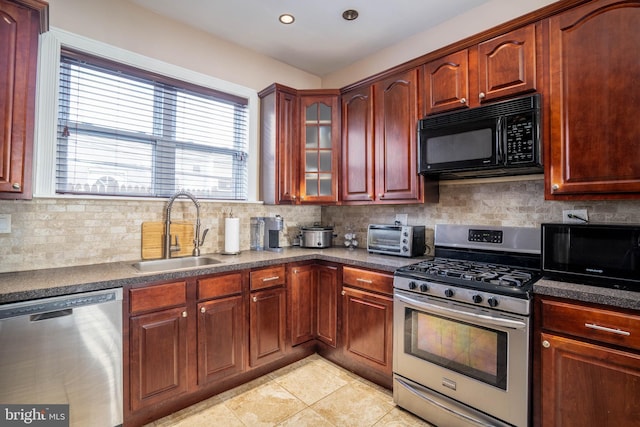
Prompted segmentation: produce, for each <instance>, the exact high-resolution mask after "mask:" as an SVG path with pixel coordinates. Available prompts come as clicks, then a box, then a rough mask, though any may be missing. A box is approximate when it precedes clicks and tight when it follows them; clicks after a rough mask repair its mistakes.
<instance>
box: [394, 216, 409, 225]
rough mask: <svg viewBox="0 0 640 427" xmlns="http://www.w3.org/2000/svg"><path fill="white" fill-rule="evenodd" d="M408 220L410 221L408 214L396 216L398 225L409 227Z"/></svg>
mask: <svg viewBox="0 0 640 427" xmlns="http://www.w3.org/2000/svg"><path fill="white" fill-rule="evenodd" d="M408 220H409V215H407V214H396V224H400V225H408V224H407V221H408Z"/></svg>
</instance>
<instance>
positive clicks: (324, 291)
mask: <svg viewBox="0 0 640 427" xmlns="http://www.w3.org/2000/svg"><path fill="white" fill-rule="evenodd" d="M316 269H317V274H318V276H317V280H318V283H317V291H316V293H317V300H316V302H317V304H316V310H317V314H316V324H317V327H316V338H317V339H318V340H319V341H321V342H323V343H325V344H327V345H329V346H331V347H333V348H335V347H336V345H337V332H338V331H337V321H338V304H337V299H338V267H337V266H335V265H316Z"/></svg>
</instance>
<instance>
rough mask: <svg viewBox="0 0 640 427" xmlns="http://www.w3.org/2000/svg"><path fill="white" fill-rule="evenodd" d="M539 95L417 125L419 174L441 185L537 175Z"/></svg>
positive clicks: (440, 116) (539, 157)
mask: <svg viewBox="0 0 640 427" xmlns="http://www.w3.org/2000/svg"><path fill="white" fill-rule="evenodd" d="M540 103H541V99H540V94H534V95H529V96H525V97H521V98H516V99H510V100H507V101H501V102H496V103H493V104H489V105H485V106H481V107H476V108H471V109H467V110H461V111H453V112H450V113H443V114H437V115H434V116H429V117H425V118H424V119H421V120H420V121H419V122H418V141H419V165H418V168H419V172H420V173H421V174H423V175H437V176H439V177H440V178H441V179H458V178H471V177H491V176H508V175H522V174H539V173H542V172H543V168H542V153H541V142H540V139H541V138H540Z"/></svg>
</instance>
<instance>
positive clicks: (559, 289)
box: [533, 279, 640, 310]
mask: <svg viewBox="0 0 640 427" xmlns="http://www.w3.org/2000/svg"><path fill="white" fill-rule="evenodd" d="M533 292H534V293H536V294H540V295H548V296H553V297H559V298H567V299H571V300H574V301H583V302H592V303H596V304H605V305H610V306H613V307H619V308H630V309H633V310H640V292H632V291H621V290H619V289H610V288H601V287H596V286H589V285H584V284H580V283H569V282H558V281H555V280H549V279H541V280H538V281H537V282H536V283H535V284H534V285H533Z"/></svg>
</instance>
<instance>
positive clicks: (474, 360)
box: [393, 225, 540, 427]
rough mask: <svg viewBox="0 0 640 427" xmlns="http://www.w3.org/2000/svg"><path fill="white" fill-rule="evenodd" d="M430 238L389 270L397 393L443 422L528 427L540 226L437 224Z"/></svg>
mask: <svg viewBox="0 0 640 427" xmlns="http://www.w3.org/2000/svg"><path fill="white" fill-rule="evenodd" d="M434 243H435V257H434V258H433V259H429V260H426V261H421V262H419V263H417V264H412V265H409V266H406V267H402V268H400V269H398V270H396V272H395V274H394V322H393V328H394V350H393V352H394V358H393V372H394V382H393V396H394V401H395V402H396V403H397V404H398V405H399V406H401V407H403V408H405V409H407V410H409V411H411V412H413V413H415V414H417V415H419V416H420V417H422V418H424V419H425V420H427V421H429V422H431V423H433V424H435V425H437V426H440V427H458V426H465V427H468V426H518V427H523V426H527V425H528V424H529V418H530V417H529V413H530V411H529V406H530V398H529V382H530V375H531V374H530V372H531V370H530V355H529V341H530V313H531V292H532V288H533V283H534V282H535V281H536V280H538V279H539V277H540V272H539V269H540V267H539V266H540V230H539V229H538V228H523V227H487V226H466V225H436V228H435V239H434Z"/></svg>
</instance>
